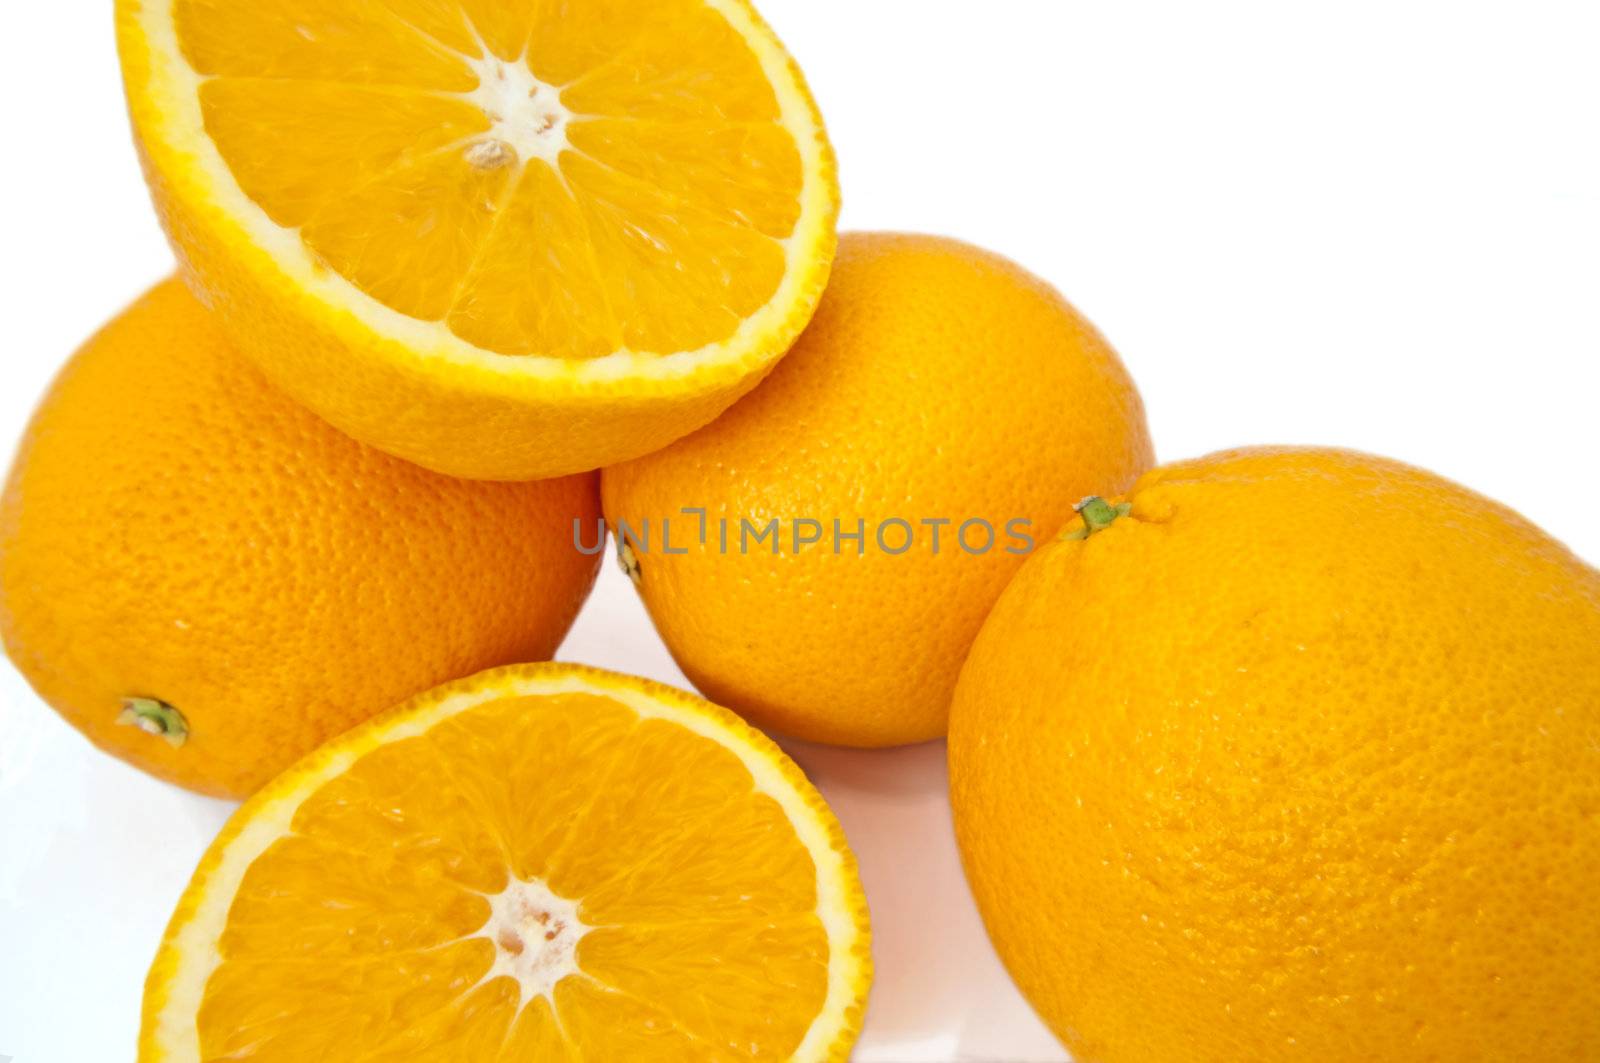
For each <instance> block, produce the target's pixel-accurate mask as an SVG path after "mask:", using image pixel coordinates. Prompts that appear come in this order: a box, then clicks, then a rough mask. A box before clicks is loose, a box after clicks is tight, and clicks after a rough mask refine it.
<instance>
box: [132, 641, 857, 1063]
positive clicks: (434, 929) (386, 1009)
mask: <svg viewBox="0 0 1600 1063" xmlns="http://www.w3.org/2000/svg"><path fill="white" fill-rule="evenodd" d="M870 977H871V961H870V958H869V952H868V929H867V911H866V904H865V901H864V899H863V897H862V893H861V883H860V881H859V879H858V878H857V875H856V869H855V861H854V859H853V858H852V857H851V855H850V851H849V849H848V848H847V847H846V845H845V841H844V836H843V834H842V833H841V832H840V830H839V825H838V823H837V822H836V821H835V820H834V818H833V815H832V814H831V813H830V812H829V811H828V808H827V806H826V805H824V804H823V802H822V798H821V797H819V796H818V794H817V792H816V791H815V790H814V789H813V788H812V787H811V785H810V784H809V783H808V782H807V781H806V779H805V777H804V776H803V775H802V774H801V773H800V770H799V769H798V768H797V767H795V765H794V763H793V762H792V761H790V760H789V759H788V758H787V757H786V756H784V754H783V753H782V752H781V751H780V750H779V749H778V748H777V747H776V746H774V745H773V744H772V743H771V742H770V741H769V740H768V739H767V738H765V737H764V736H763V735H761V734H760V733H759V732H757V731H755V730H753V729H752V728H750V727H749V726H747V725H746V724H744V723H743V722H742V721H741V720H739V719H738V717H736V716H734V715H733V714H732V713H730V712H728V711H726V710H725V709H720V708H717V707H716V706H714V705H711V704H708V703H706V702H704V701H701V700H700V699H699V698H695V697H692V696H690V695H687V694H682V693H680V692H678V691H675V690H671V689H669V688H666V687H662V686H659V685H657V684H654V683H648V682H645V681H643V680H638V679H632V678H630V677H627V676H619V675H612V674H609V673H604V672H597V671H594V670H592V669H587V668H578V667H574V666H570V665H542V666H531V667H513V668H505V669H500V670H498V671H493V672H487V673H484V674H482V675H479V676H475V677H473V678H472V679H469V680H464V681H461V682H457V683H452V684H450V685H448V686H445V687H442V688H440V689H438V690H435V691H433V692H431V693H429V694H426V695H423V696H421V697H419V698H416V699H415V700H413V701H412V702H410V703H409V704H408V705H406V706H404V707H402V708H400V709H398V710H396V711H395V712H393V713H390V714H387V715H385V716H383V717H381V718H379V719H377V720H375V721H373V722H372V723H370V724H368V725H366V726H363V727H359V728H357V729H356V730H354V731H352V732H350V733H348V734H346V735H344V736H343V737H341V738H339V739H337V740H335V741H334V742H333V743H331V744H330V745H328V746H326V747H324V748H323V749H321V750H319V751H318V752H317V753H315V754H313V755H312V756H310V757H308V758H306V759H305V760H304V761H302V762H301V763H299V764H297V765H295V766H294V767H293V768H292V769H290V770H289V771H288V772H286V773H285V774H284V775H282V776H280V777H279V778H278V779H276V780H275V781H273V782H272V783H271V784H269V785H268V786H267V787H266V788H265V789H263V790H262V791H261V792H260V793H259V794H257V795H256V796H255V797H254V798H253V799H251V800H250V801H249V802H248V803H247V804H245V805H244V807H243V808H241V809H240V810H239V811H238V813H236V814H235V815H234V817H233V819H232V820H230V821H229V823H228V825H227V827H225V828H224V829H223V831H222V834H221V835H220V836H219V837H218V838H217V840H216V842H215V843H214V844H213V845H212V847H211V850H210V852H208V853H207V854H206V857H205V859H204V860H203V861H202V863H201V865H200V868H199V870H198V871H196V873H195V877H194V880H193V882H191V883H190V885H189V888H188V890H187V892H185V894H184V897H183V900H182V901H181V902H180V903H179V905H178V910H177V913H176V914H175V915H174V916H173V919H172V923H171V925H170V926H169V927H168V929H167V935H166V939H165V941H164V942H163V944H162V947H161V951H160V953H159V954H158V955H157V957H156V960H155V964H154V966H153V967H152V968H151V971H150V978H149V981H148V983H147V986H146V990H145V1008H144V1031H143V1035H142V1036H141V1038H140V1052H139V1058H140V1060H141V1061H143V1063H156V1061H165V1060H200V1059H208V1060H210V1059H217V1060H220V1059H250V1060H255V1061H258V1063H279V1061H282V1063H304V1061H306V1060H313V1059H339V1060H349V1061H351V1063H357V1061H361V1063H379V1061H383V1063H402V1061H405V1063H410V1061H413V1060H440V1061H443V1060H449V1061H451V1063H495V1061H500V1063H512V1061H523V1060H528V1061H534V1060H538V1061H541V1063H543V1061H572V1063H576V1061H579V1060H593V1061H600V1060H605V1061H610V1060H618V1061H622V1060H626V1061H629V1063H650V1061H655V1060H660V1061H679V1060H721V1061H733V1060H750V1061H760V1060H796V1061H824V1060H829V1061H832V1060H837V1061H842V1060H843V1059H844V1058H845V1057H846V1056H847V1055H848V1053H849V1050H850V1046H851V1044H852V1043H853V1042H854V1041H855V1038H856V1034H857V1031H858V1030H859V1029H860V1024H861V1017H862V1009H863V1006H864V1003H865V999H866V993H867V986H868V982H869V980H870Z"/></svg>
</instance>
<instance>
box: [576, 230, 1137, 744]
mask: <svg viewBox="0 0 1600 1063" xmlns="http://www.w3.org/2000/svg"><path fill="white" fill-rule="evenodd" d="M1150 462H1151V445H1150V437H1149V434H1148V432H1147V430H1146V427H1145V418H1144V408H1143V405H1142V403H1141V402H1140V399H1139V395H1138V393H1137V391H1136V390H1135V388H1134V386H1133V382H1132V381H1131V380H1130V379H1129V377H1128V374H1127V372H1126V370H1125V369H1124V368H1123V365H1122V363H1121V361H1120V360H1119V359H1118V358H1117V355H1116V353H1115V352H1114V351H1113V350H1112V349H1111V347H1110V346H1109V345H1108V344H1107V343H1106V341H1105V340H1104V338H1102V337H1101V335H1100V334H1099V333H1098V332H1096V331H1095V329H1094V328H1093V326H1091V325H1090V324H1089V323H1088V322H1087V321H1086V320H1084V318H1083V317H1082V316H1081V315H1079V314H1078V313H1077V311H1076V310H1074V309H1073V308H1072V307H1071V306H1070V305H1068V304H1067V302H1066V301H1065V300H1064V299H1062V297H1061V296H1060V295H1059V294H1058V293H1057V292H1056V291H1055V290H1054V289H1053V288H1051V287H1050V286H1049V285H1047V284H1046V283H1045V282H1043V281H1041V280H1040V279H1039V278H1037V277H1035V276H1033V275H1032V274H1030V273H1028V272H1027V271H1025V270H1023V269H1021V268H1020V267H1018V266H1017V265H1015V264H1014V263H1012V262H1009V261H1007V260H1006V259H1003V258H1001V257H999V256H997V255H994V254H991V253H989V252H987V251H983V250H980V249H979V248H976V247H973V246H971V245H969V244H965V243H961V242H959V241H956V240H949V239H943V238H939V237H933V236H918V235H902V234H891V233H850V234H846V235H845V236H843V237H842V238H841V240H840V245H839V253H838V257H837V259H836V260H835V264H834V273H833V279H832V281H831V282H830V284H829V287H828V289H827V291H826V292H825V293H824V295H823V298H822V302H821V304H820V305H819V307H818V310H817V314H816V316H815V317H814V318H813V319H812V322H811V324H810V326H809V327H808V328H807V330H806V331H805V332H804V333H803V334H802V335H801V338H800V341H799V342H798V343H797V344H796V345H795V347H794V348H793V350H791V351H790V352H789V354H788V355H787V356H786V357H785V358H784V360H783V361H782V362H781V363H779V365H778V368H777V369H776V370H775V371H774V372H773V373H772V375H771V376H770V377H768V378H767V380H766V381H765V382H763V383H762V384H761V386H760V387H758V388H757V389H756V390H755V391H754V392H752V393H751V394H750V395H749V396H748V397H747V398H745V399H744V400H743V401H741V402H740V403H739V404H738V405H736V406H735V407H734V408H733V409H731V410H730V411H729V412H728V413H726V414H724V415H723V416H722V417H721V418H719V419H718V420H717V421H715V422H713V423H712V424H711V425H709V426H708V427H706V428H704V429H701V430H700V431H699V432H696V433H694V434H693V435H691V436H689V437H687V438H685V439H683V440H680V441H679V442H677V443H675V444H673V445H672V446H670V447H667V448H666V449H664V450H661V451H658V452H656V453H654V454H651V455H648V456H646V457H644V458H641V459H638V460H636V461H633V462H629V463H627V464H624V465H620V466H615V467H612V468H608V469H606V470H605V472H604V474H603V476H602V493H603V495H604V499H605V510H606V515H607V517H608V518H609V519H610V520H611V521H612V522H613V524H614V525H615V524H616V522H618V521H626V522H628V524H629V527H630V528H632V529H639V528H641V526H642V524H643V522H644V521H646V520H648V521H649V522H650V523H651V525H652V529H653V533H654V536H655V537H654V539H653V540H652V542H651V544H650V546H651V549H650V550H649V551H647V552H646V551H636V553H640V554H641V556H640V557H639V558H638V560H639V578H638V586H639V590H640V593H641V594H642V596H643V598H644V601H645V604H646V605H647V606H648V607H649V609H650V615H651V616H652V618H653V619H654V620H655V624H656V627H657V629H658V630H659V631H660V633H661V635H662V637H663V639H665V641H666V643H667V646H668V647H669V648H670V649H671V650H672V653H673V656H674V657H675V658H676V659H677V661H678V664H679V665H680V666H681V667H682V668H683V670H684V673H685V674H686V675H688V677H689V678H690V680H691V681H693V682H694V683H695V685H696V686H698V687H699V688H700V689H701V690H702V691H704V692H705V693H706V695H707V696H708V697H711V698H712V699H713V700H716V701H718V702H720V703H722V704H724V705H728V706H730V707H731V708H733V709H735V710H737V711H739V712H741V713H743V714H745V715H746V716H747V717H748V718H749V719H751V720H753V721H755V722H757V723H759V724H760V725H762V726H764V727H769V728H773V729H776V730H778V731H782V732H784V733H787V734H791V735H795V736H797V737H800V738H805V739H810V740H813V741H819V742H831V743H837V744H841V745H851V746H869V747H870V746H890V745H897V744H902V743H908V742H918V741H923V740H926V739H931V738H937V737H939V736H940V735H942V734H943V733H944V730H945V722H946V718H947V713H948V709H949V704H950V695H951V692H952V690H953V689H954V686H955V680H956V674H957V672H958V671H959V669H960V667H961V662H962V659H963V658H964V657H965V655H966V652H967V648H968V646H969V645H970V644H971V642H972V639H973V637H974V636H975V635H976V634H977V631H978V627H979V625H980V624H982V622H983V618H984V616H985V615H986V614H987V613H988V611H989V607H990V606H991V605H993V603H994V600H995V598H996V597H997V596H998V595H999V594H1000V591H1001V589H1002V588H1003V587H1004V586H1005V583H1006V581H1007V580H1008V579H1009V578H1010V577H1011V575H1012V573H1013V572H1015V571H1016V568H1017V566H1019V565H1020V564H1021V563H1022V561H1023V559H1024V556H1025V555H1024V554H1021V553H1010V552H1007V547H1008V546H1012V545H1016V541H1015V540H1012V539H1011V538H1009V537H1008V536H1007V534H1006V525H1007V523H1008V522H1009V521H1011V520H1013V519H1026V520H1028V521H1030V522H1031V529H1032V531H1031V534H1032V536H1033V537H1034V538H1035V539H1036V540H1037V541H1040V542H1043V541H1044V540H1045V539H1047V538H1048V537H1049V536H1050V535H1051V534H1053V533H1054V531H1055V530H1056V529H1057V528H1059V527H1060V525H1061V524H1062V523H1064V522H1065V521H1066V520H1067V519H1068V518H1069V517H1070V516H1071V515H1072V506H1073V504H1074V503H1075V502H1077V501H1078V500H1079V499H1081V498H1082V497H1083V496H1084V495H1085V494H1087V493H1089V492H1090V491H1091V490H1101V489H1103V488H1102V487H1100V486H1099V485H1104V484H1111V485H1114V486H1115V487H1116V488H1117V489H1121V488H1125V487H1127V486H1129V485H1130V484H1132V482H1133V481H1134V479H1135V478H1136V477H1137V476H1138V475H1139V474H1140V473H1141V472H1143V471H1144V470H1145V469H1146V468H1148V467H1149V465H1150ZM682 507H704V508H705V509H706V510H707V511H708V512H707V520H708V532H709V534H708V536H707V540H708V541H707V543H706V545H705V546H701V545H700V544H699V542H698V531H699V525H698V518H697V517H693V516H685V515H683V514H681V512H680V510H681V508H682ZM894 517H899V518H902V519H904V520H907V521H909V522H910V523H911V524H912V526H913V528H914V530H915V533H916V542H915V544H914V545H913V546H912V547H911V548H910V549H908V550H906V552H904V553H902V554H898V555H895V554H891V553H888V552H885V551H884V550H881V549H879V548H878V545H877V543H876V541H875V530H876V528H877V527H878V525H879V523H880V522H881V521H884V520H888V519H890V518H894ZM664 518H670V519H671V521H672V543H671V546H672V548H673V549H674V550H677V549H684V548H686V549H687V553H685V554H682V555H678V554H668V553H666V552H665V550H664V549H663V545H664V544H663V543H662V541H661V537H660V536H661V523H662V521H663V519H664ZM724 518H725V519H727V520H728V521H729V522H730V523H729V527H730V540H729V541H730V547H729V550H728V551H727V552H726V553H723V552H722V551H721V547H720V542H719V533H718V522H719V521H720V520H722V519H724ZM745 518H748V519H750V520H751V521H752V522H754V523H755V524H756V525H764V524H765V523H766V522H767V521H769V520H771V519H772V518H778V519H779V520H780V522H781V523H782V533H783V536H784V539H785V545H784V546H783V548H782V549H781V550H780V552H779V554H778V555H776V556H774V554H773V553H772V552H771V547H770V545H762V546H757V547H754V548H752V549H751V550H750V551H749V552H748V553H744V554H741V553H740V550H739V545H738V536H739V531H740V522H741V520H743V519H745ZM795 518H809V519H814V520H817V521H820V522H821V523H822V525H823V527H824V529H825V530H824V539H823V542H822V543H820V544H818V545H813V546H809V547H806V548H804V549H803V550H802V551H800V552H799V553H798V554H797V553H796V552H795V551H794V550H793V542H792V531H791V529H792V525H791V523H790V522H791V521H792V520H794V519H795ZM939 518H948V519H950V520H951V521H952V523H951V524H949V525H948V526H945V527H944V528H943V529H942V530H940V531H939V535H940V550H939V553H938V554H937V555H936V554H935V553H934V552H933V535H934V534H935V529H934V528H932V527H929V526H924V525H921V524H920V523H919V522H921V521H922V520H924V519H928V520H932V519H939ZM969 518H983V519H986V520H988V521H989V522H990V523H991V525H993V526H994V528H995V531H996V540H995V545H994V546H993V548H991V549H990V550H989V551H988V552H987V553H983V554H971V553H967V552H966V551H964V550H962V549H961V548H960V546H959V545H958V543H957V534H958V526H959V525H960V524H961V523H962V522H963V521H965V520H967V519H969ZM835 519H838V520H840V521H841V528H842V529H843V530H845V531H847V532H848V531H853V530H855V528H856V522H857V521H858V520H865V521H866V545H865V554H864V556H858V555H857V554H856V552H855V549H856V548H855V546H854V545H853V544H851V543H848V542H846V543H844V544H843V549H842V551H841V552H840V553H838V554H835V553H834V551H833V540H832V534H833V525H832V522H833V521H834V520H835ZM902 534H903V533H902V532H900V531H897V530H891V531H890V532H888V533H887V535H888V539H887V541H888V542H889V544H890V545H891V547H898V546H900V545H901V543H900V537H901V535H902ZM969 535H970V541H971V542H972V543H973V544H974V546H975V547H976V546H981V544H982V541H983V533H982V530H981V528H978V527H974V528H973V529H971V530H970V531H969Z"/></svg>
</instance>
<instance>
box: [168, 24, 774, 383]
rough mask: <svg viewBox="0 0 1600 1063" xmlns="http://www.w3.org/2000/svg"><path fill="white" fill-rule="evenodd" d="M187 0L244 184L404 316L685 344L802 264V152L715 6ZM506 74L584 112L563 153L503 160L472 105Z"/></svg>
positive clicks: (217, 126) (467, 335) (760, 298)
mask: <svg viewBox="0 0 1600 1063" xmlns="http://www.w3.org/2000/svg"><path fill="white" fill-rule="evenodd" d="M174 2H175V12H176V23H177V27H178V35H179V40H180V44H181V46H182V49H183V53H184V56H185V58H186V59H187V61H188V63H189V64H190V66H192V67H193V68H194V70H195V71H196V72H197V73H199V74H200V75H202V77H203V78H204V81H203V83H202V85H201V88H200V100H201V107H202V110H203V113H204V118H205V126H206V130H207V132H208V133H209V134H210V136H211V138H212V140H213V141H214V142H215V143H216V145H217V147H218V149H219V151H220V152H221V154H222V157H223V159H224V160H225V161H226V162H227V164H228V166H229V168H230V169H231V171H232V173H233V175H234V177H235V178H236V179H237V180H238V182H239V184H240V186H241V187H242V188H243V190H244V192H245V194H246V195H248V196H249V197H250V198H251V199H252V200H253V201H255V202H256V203H257V204H258V205H259V206H260V207H261V208H262V209H263V210H264V211H265V212H266V213H267V215H268V216H269V217H270V218H271V219H272V220H273V221H274V222H276V223H277V224H279V225H281V226H284V227H286V228H289V229H294V230H297V231H298V233H299V235H300V237H301V239H302V240H303V241H304V242H305V244H306V246H307V248H308V249H309V250H310V252H311V253H312V255H313V257H314V258H315V259H317V260H319V261H321V262H322V263H324V264H325V265H327V266H328V267H329V268H330V269H332V270H334V271H335V272H337V273H338V274H339V275H341V276H343V277H344V278H346V279H347V280H349V281H350V282H351V283H352V284H354V285H355V286H356V287H358V288H360V289H361V290H362V291H364V292H366V293H367V294H368V295H370V296H372V297H373V298H374V299H376V300H378V301H379V302H381V303H383V304H385V305H386V306H388V307H390V308H392V309H394V310H397V311H399V312H401V313H403V314H407V315H409V316H412V317H415V318H419V319H422V320H426V321H437V322H442V323H444V324H445V325H446V327H448V328H449V329H450V330H451V331H452V332H454V333H455V334H456V335H457V336H459V337H461V338H462V339H465V340H467V341H469V342H471V343H474V344H476V345H478V346H480V347H483V348H485V349H488V350H491V351H496V352H500V353H504V354H530V353H534V354H541V355H548V356H553V357H565V358H592V357H597V356H600V355H605V354H610V353H612V352H613V351H616V350H619V349H627V350H632V351H638V352H657V353H667V352H672V351H681V350H694V349H697V348H700V347H703V346H705V345H707V344H712V343H717V342H721V341H724V340H726V339H728V338H729V337H730V336H731V335H732V334H733V332H734V330H735V329H736V328H737V327H738V325H739V324H740V322H741V321H742V320H744V319H745V318H746V317H748V316H749V315H750V314H752V313H753V312H754V311H755V310H757V309H759V308H760V307H761V306H763V305H764V304H765V303H766V302H767V301H768V300H769V299H771V298H772V296H773V295H774V293H775V292H776V290H777V288H778V285H779V283H780V281H781V280H782V278H783V276H784V272H785V268H786V258H785V245H784V241H785V240H786V239H787V238H788V237H789V236H790V235H791V234H792V233H793V231H794V228H795V225H796V223H797V221H798V218H799V214H800V193H801V189H802V186H803V183H804V180H803V172H802V164H801V160H800V154H799V151H798V149H797V147H796V144H795V142H794V139H793V137H792V136H791V135H790V133H789V132H788V130H787V129H786V128H785V127H784V126H783V125H782V124H781V121H780V111H779V107H778V102H777V99H776V98H775V96H774V94H773V91H772V88H771V86H770V84H769V83H768V80H767V77H766V75H765V73H764V72H763V70H762V67H761V65H760V62H759V61H758V59H757V57H756V56H755V54H754V53H753V52H752V51H751V50H750V48H749V46H748V45H747V44H746V43H745V42H744V40H743V39H742V38H741V37H740V36H739V34H738V33H737V32H736V31H735V30H734V29H733V28H732V27H731V26H730V25H729V24H728V23H727V21H726V20H725V19H724V18H723V17H722V16H721V15H720V14H718V13H717V12H716V11H714V10H712V9H711V8H710V7H708V6H706V5H705V3H704V2H703V0H626V2H622V3H608V4H569V3H566V2H564V0H256V2H252V3H249V4H241V3H237V2H235V0H174ZM241 42H242V43H241ZM496 63H498V64H499V67H498V68H496V67H495V64H496ZM492 70H498V71H502V72H503V71H510V73H511V75H512V77H513V79H514V78H516V77H525V76H526V75H527V74H528V73H529V72H531V75H532V76H533V77H535V78H537V79H538V81H539V82H540V83H542V86H543V87H542V88H540V89H539V92H540V93H541V94H542V95H541V96H540V99H544V98H546V97H548V98H549V99H552V100H554V99H559V103H560V106H561V107H562V108H564V112H565V113H566V114H568V115H570V118H568V119H567V120H566V121H565V122H564V124H563V126H562V128H561V129H559V130H555V131H545V132H540V131H539V128H538V125H537V123H535V124H534V125H533V126H529V127H527V128H526V129H525V131H526V132H527V133H528V135H529V137H530V138H531V141H530V142H534V143H537V142H539V138H540V137H542V136H558V135H560V136H564V137H565V148H564V149H556V150H552V152H551V156H552V158H551V160H547V159H545V158H541V157H539V156H538V155H536V154H528V153H526V152H524V153H516V152H512V153H511V154H509V155H508V154H506V152H505V150H504V146H503V145H505V141H503V140H502V139H501V138H500V136H499V135H498V134H497V133H496V130H497V128H498V127H497V126H496V125H495V122H494V120H493V119H494V117H505V116H504V115H502V114H498V113H495V114H493V116H492V114H491V111H490V110H489V109H488V105H480V102H478V101H476V100H474V99H471V98H469V95H468V94H471V93H473V92H474V91H475V90H477V89H478V88H479V85H480V79H482V80H484V81H485V82H491V81H494V80H496V79H497V78H498V79H499V80H500V81H502V82H504V81H505V78H503V77H501V76H500V73H498V72H496V73H491V72H490V71H492ZM519 99H520V97H519ZM524 126H526V123H524ZM486 145H487V146H486Z"/></svg>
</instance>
